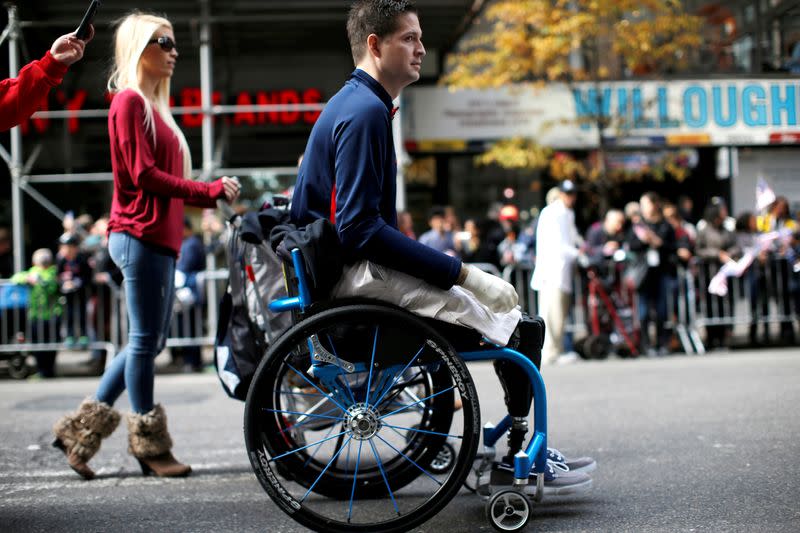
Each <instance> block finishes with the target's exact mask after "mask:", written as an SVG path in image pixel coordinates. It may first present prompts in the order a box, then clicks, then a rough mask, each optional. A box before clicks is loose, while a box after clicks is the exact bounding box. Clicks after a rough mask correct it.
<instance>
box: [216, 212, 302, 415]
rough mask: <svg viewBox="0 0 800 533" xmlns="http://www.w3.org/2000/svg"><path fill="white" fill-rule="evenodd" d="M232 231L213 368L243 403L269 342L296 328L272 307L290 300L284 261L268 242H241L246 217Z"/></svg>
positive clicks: (234, 223) (235, 222) (233, 224)
mask: <svg viewBox="0 0 800 533" xmlns="http://www.w3.org/2000/svg"><path fill="white" fill-rule="evenodd" d="M228 229H229V231H228V243H227V260H228V270H229V276H228V288H227V290H226V291H225V294H224V295H223V297H222V300H221V301H220V304H219V315H218V316H219V322H218V323H217V333H216V338H215V345H214V366H215V367H216V370H217V376H218V377H219V380H220V383H221V384H222V388H223V389H224V390H225V392H226V393H227V394H228V396H230V397H231V398H236V399H237V400H242V401H244V400H245V399H246V398H247V390H248V388H249V387H250V382H251V380H252V379H253V375H254V374H255V371H256V368H258V364H259V363H260V362H261V359H262V358H263V357H264V355H265V354H266V352H267V348H268V347H269V343H270V341H271V340H273V339H275V338H277V337H278V336H279V335H280V334H281V333H282V332H283V331H284V330H286V329H287V328H288V327H289V326H290V325H291V315H289V314H288V313H282V314H277V315H276V314H274V313H272V312H271V311H269V309H268V307H267V304H268V303H269V302H270V301H272V300H274V299H276V298H283V297H285V296H286V289H285V286H284V283H283V272H282V269H281V262H280V259H278V257H277V256H276V255H275V253H274V252H273V251H272V249H271V248H270V247H269V245H268V244H266V243H264V242H260V243H256V242H252V241H253V239H252V238H251V239H248V240H245V239H243V238H242V234H243V232H242V217H238V216H237V217H234V218H233V219H231V221H230V222H229V224H228Z"/></svg>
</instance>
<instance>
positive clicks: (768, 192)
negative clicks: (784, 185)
mask: <svg viewBox="0 0 800 533" xmlns="http://www.w3.org/2000/svg"><path fill="white" fill-rule="evenodd" d="M774 201H775V193H774V192H773V190H772V187H770V186H769V184H768V183H767V180H765V179H764V176H759V177H758V183H757V184H756V211H763V210H765V209H766V208H767V207H769V206H770V204H771V203H772V202H774Z"/></svg>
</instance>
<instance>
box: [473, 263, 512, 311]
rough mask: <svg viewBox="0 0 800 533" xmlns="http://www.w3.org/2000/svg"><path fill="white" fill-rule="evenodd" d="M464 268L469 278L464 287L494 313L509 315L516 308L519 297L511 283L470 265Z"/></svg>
mask: <svg viewBox="0 0 800 533" xmlns="http://www.w3.org/2000/svg"><path fill="white" fill-rule="evenodd" d="M464 267H465V268H466V269H467V277H466V279H464V283H462V287H464V288H465V289H467V290H468V291H470V292H471V293H472V294H474V295H475V297H476V298H477V299H478V301H480V302H481V303H482V304H484V305H485V306H486V307H488V308H489V309H490V310H491V311H492V312H494V313H508V312H509V311H511V310H512V309H514V307H516V305H517V302H518V301H519V296H517V291H515V290H514V287H513V286H512V285H511V284H510V283H508V282H506V281H504V280H503V279H501V278H498V277H497V276H493V275H492V274H488V273H486V272H484V271H483V270H481V269H479V268H475V267H473V266H470V265H464Z"/></svg>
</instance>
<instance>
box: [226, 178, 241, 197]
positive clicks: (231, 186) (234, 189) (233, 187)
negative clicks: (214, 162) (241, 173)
mask: <svg viewBox="0 0 800 533" xmlns="http://www.w3.org/2000/svg"><path fill="white" fill-rule="evenodd" d="M222 189H223V190H224V191H225V201H226V202H228V203H229V204H232V203H233V202H235V201H236V199H237V198H239V193H240V192H241V190H242V186H241V185H239V180H237V179H235V178H229V177H228V176H223V177H222Z"/></svg>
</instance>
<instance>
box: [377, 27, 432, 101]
mask: <svg viewBox="0 0 800 533" xmlns="http://www.w3.org/2000/svg"><path fill="white" fill-rule="evenodd" d="M378 47H379V49H380V51H381V57H380V60H379V68H380V70H381V72H382V74H383V75H384V77H385V78H386V79H387V80H389V81H390V83H391V84H392V86H393V87H394V88H397V89H398V90H399V89H402V88H403V87H405V86H407V85H410V84H411V83H414V82H415V81H417V80H419V72H420V69H421V68H422V58H423V57H425V47H424V46H423V45H422V29H421V28H420V25H419V19H418V18H417V15H416V14H415V13H405V14H403V15H400V16H399V17H398V18H397V31H396V32H394V33H392V34H391V35H388V36H386V37H384V38H383V39H380V41H379V43H378Z"/></svg>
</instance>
